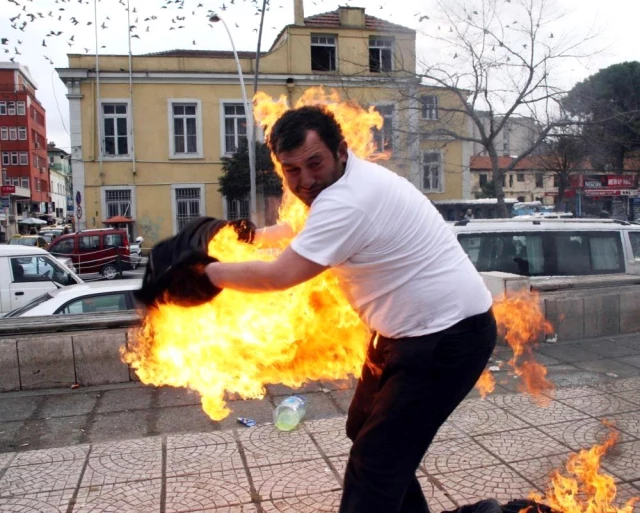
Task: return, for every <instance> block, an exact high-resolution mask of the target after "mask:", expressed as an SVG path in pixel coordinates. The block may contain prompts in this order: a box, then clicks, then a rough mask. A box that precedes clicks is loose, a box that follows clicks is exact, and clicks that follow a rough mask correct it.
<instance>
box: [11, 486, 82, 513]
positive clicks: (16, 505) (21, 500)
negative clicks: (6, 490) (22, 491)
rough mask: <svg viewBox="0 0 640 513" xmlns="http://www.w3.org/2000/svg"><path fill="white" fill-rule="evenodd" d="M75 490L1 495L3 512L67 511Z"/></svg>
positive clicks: (50, 512)
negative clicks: (10, 495) (9, 495)
mask: <svg viewBox="0 0 640 513" xmlns="http://www.w3.org/2000/svg"><path fill="white" fill-rule="evenodd" d="M72 497H73V490H70V489H67V490H57V491H54V492H40V493H29V494H26V495H19V496H15V497H0V511H2V513H66V512H67V509H68V508H69V502H70V501H71V498H72Z"/></svg>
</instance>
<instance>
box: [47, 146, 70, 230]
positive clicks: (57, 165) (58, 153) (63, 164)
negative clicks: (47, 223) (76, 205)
mask: <svg viewBox="0 0 640 513" xmlns="http://www.w3.org/2000/svg"><path fill="white" fill-rule="evenodd" d="M47 155H48V157H49V170H50V171H55V172H57V173H61V174H62V175H63V176H64V181H65V184H64V189H65V194H66V199H65V205H64V206H61V205H62V203H60V204H58V203H56V210H58V209H60V208H62V209H63V210H64V212H63V213H62V215H61V216H58V217H63V218H73V175H72V171H71V155H70V154H69V153H67V152H66V151H64V150H63V149H61V148H58V147H57V146H56V144H55V143H54V142H50V143H49V144H48V145H47ZM52 190H53V188H52Z"/></svg>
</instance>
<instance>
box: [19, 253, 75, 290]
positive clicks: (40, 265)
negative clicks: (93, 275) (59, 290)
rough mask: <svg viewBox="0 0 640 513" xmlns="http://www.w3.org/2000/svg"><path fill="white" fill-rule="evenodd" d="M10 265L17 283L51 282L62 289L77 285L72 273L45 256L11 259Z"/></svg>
mask: <svg viewBox="0 0 640 513" xmlns="http://www.w3.org/2000/svg"><path fill="white" fill-rule="evenodd" d="M11 265H12V267H13V268H14V276H19V278H17V281H19V282H39V281H52V282H54V283H56V284H58V285H61V286H63V287H65V286H67V285H75V284H76V283H78V282H77V280H76V279H75V277H74V275H73V274H72V273H70V272H69V271H67V270H66V269H64V268H63V267H62V266H61V265H60V264H59V263H58V262H57V261H56V260H54V259H53V258H51V256H49V255H47V254H45V255H37V256H36V255H32V256H22V257H13V258H11ZM18 266H19V267H18ZM18 270H19V272H17V271H18Z"/></svg>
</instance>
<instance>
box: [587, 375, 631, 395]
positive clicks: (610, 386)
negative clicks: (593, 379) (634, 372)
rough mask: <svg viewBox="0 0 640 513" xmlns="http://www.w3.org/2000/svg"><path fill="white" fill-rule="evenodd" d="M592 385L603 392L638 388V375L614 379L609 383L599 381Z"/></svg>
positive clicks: (626, 390)
mask: <svg viewBox="0 0 640 513" xmlns="http://www.w3.org/2000/svg"><path fill="white" fill-rule="evenodd" d="M594 386H595V388H597V389H598V390H602V391H603V392H628V391H629V390H640V377H633V378H626V379H616V380H615V381H610V382H609V383H600V384H598V385H594Z"/></svg>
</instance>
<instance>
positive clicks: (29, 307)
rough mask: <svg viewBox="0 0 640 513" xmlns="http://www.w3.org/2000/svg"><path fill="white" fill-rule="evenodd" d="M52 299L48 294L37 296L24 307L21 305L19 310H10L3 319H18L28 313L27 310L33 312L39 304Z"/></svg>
mask: <svg viewBox="0 0 640 513" xmlns="http://www.w3.org/2000/svg"><path fill="white" fill-rule="evenodd" d="M52 297H53V296H52V295H51V294H49V293H48V292H47V293H46V294H42V295H41V296H38V297H37V298H35V299H32V300H31V301H29V302H28V303H27V304H26V305H23V306H21V307H20V308H16V309H15V310H12V311H11V312H9V313H8V314H7V315H5V318H6V317H20V316H21V315H22V314H24V313H26V312H28V311H29V310H33V309H34V308H35V307H36V306H38V305H39V304H41V303H44V302H45V301H49V299H51V298H52Z"/></svg>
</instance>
